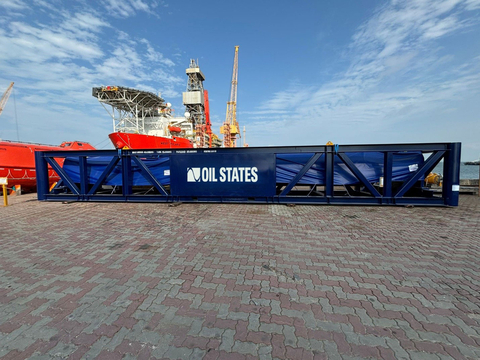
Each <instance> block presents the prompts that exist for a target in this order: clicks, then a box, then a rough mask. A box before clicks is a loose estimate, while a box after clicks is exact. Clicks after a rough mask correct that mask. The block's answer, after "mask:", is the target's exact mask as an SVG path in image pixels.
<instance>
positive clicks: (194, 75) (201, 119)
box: [183, 59, 211, 148]
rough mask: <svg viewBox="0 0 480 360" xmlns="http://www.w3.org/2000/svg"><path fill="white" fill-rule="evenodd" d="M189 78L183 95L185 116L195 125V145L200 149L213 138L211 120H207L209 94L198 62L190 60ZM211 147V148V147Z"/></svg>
mask: <svg viewBox="0 0 480 360" xmlns="http://www.w3.org/2000/svg"><path fill="white" fill-rule="evenodd" d="M186 73H187V76H188V82H187V91H186V92H184V93H183V105H185V108H186V113H185V116H186V117H187V118H188V119H189V121H190V122H191V123H192V124H193V127H194V129H195V144H196V147H198V148H204V147H207V144H208V142H209V139H210V138H211V129H210V125H209V123H210V119H209V118H208V119H207V115H208V112H207V114H206V109H205V108H206V105H207V106H208V93H207V91H206V90H204V88H203V81H204V80H205V76H204V75H203V73H202V71H201V70H200V67H199V66H198V61H197V62H196V61H195V60H194V59H191V60H190V66H189V67H188V68H187V69H186ZM210 147H211V146H210Z"/></svg>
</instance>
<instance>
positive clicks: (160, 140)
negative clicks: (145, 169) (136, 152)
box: [108, 132, 193, 149]
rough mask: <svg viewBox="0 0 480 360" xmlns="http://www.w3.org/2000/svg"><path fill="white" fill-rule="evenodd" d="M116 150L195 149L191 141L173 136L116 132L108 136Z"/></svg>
mask: <svg viewBox="0 0 480 360" xmlns="http://www.w3.org/2000/svg"><path fill="white" fill-rule="evenodd" d="M108 137H109V138H110V140H111V141H112V143H113V145H114V146H115V148H116V149H181V148H193V144H192V142H191V141H190V140H188V139H185V138H182V137H177V136H173V137H172V138H166V137H162V136H152V135H144V134H131V133H122V132H114V133H111V134H110V135H108Z"/></svg>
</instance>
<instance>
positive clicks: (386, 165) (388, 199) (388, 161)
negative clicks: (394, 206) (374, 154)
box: [383, 151, 393, 204]
mask: <svg viewBox="0 0 480 360" xmlns="http://www.w3.org/2000/svg"><path fill="white" fill-rule="evenodd" d="M392 172H393V154H392V153H391V152H389V151H387V152H385V153H384V160H383V200H384V201H385V203H386V204H391V203H392Z"/></svg>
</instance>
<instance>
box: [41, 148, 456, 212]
mask: <svg viewBox="0 0 480 360" xmlns="http://www.w3.org/2000/svg"><path fill="white" fill-rule="evenodd" d="M355 152H361V153H365V152H381V153H383V155H384V172H383V187H379V186H378V184H372V183H370V182H369V181H368V180H367V179H366V178H365V176H364V175H363V174H362V172H361V171H360V170H359V169H358V168H357V166H356V165H355V164H354V163H353V162H352V160H351V159H350V158H349V156H348V155H347V154H348V153H355ZM398 152H422V153H424V154H425V153H428V154H430V156H429V157H428V158H427V159H425V162H424V163H423V165H422V166H420V167H419V168H418V169H417V170H416V171H414V172H412V175H411V176H410V178H409V179H407V180H405V181H403V182H401V183H398V182H397V183H394V181H392V167H393V155H394V154H395V153H398ZM298 153H311V154H313V155H312V156H311V158H310V160H309V161H308V162H307V163H306V164H304V166H303V168H302V169H301V170H300V171H299V172H298V173H297V174H296V176H294V178H293V179H292V180H291V181H290V182H289V183H287V184H280V185H279V184H272V185H271V186H272V187H275V192H274V195H272V194H271V192H270V191H267V192H266V193H265V196H253V197H252V196H248V195H245V196H241V195H240V196H239V195H204V194H195V193H192V194H191V195H189V196H185V195H181V196H180V195H178V194H176V193H175V191H173V192H172V189H170V188H169V187H168V186H167V187H166V186H163V185H162V184H161V183H160V181H159V180H158V179H156V178H155V176H154V175H153V174H152V173H151V172H150V170H149V169H148V167H147V166H146V165H145V163H144V162H143V160H142V159H144V158H146V157H149V156H158V155H159V154H161V156H168V157H170V159H173V157H188V156H191V155H192V154H208V156H209V157H215V156H217V155H222V156H225V154H228V156H231V157H232V159H235V157H236V156H238V155H242V154H243V155H245V154H250V155H260V154H271V155H273V156H276V155H277V154H298ZM460 153H461V143H420V144H383V145H382V144H375V145H334V146H288V147H257V148H253V147H252V148H229V149H224V148H216V149H177V150H158V149H157V150H148V149H145V150H92V151H85V150H83V151H38V152H36V153H35V162H36V173H37V196H38V200H41V201H113V202H125V201H131V202H166V203H171V202H216V203H269V204H275V203H276V204H335V205H342V204H344V205H355V204H356V205H402V206H404V205H424V206H458V200H459V180H460V179H459V176H460ZM96 156H106V157H111V161H110V163H109V164H108V165H107V166H106V168H105V170H104V171H103V173H102V175H101V176H100V177H99V179H98V181H96V182H95V183H94V184H89V183H88V174H87V158H89V157H96ZM320 156H325V164H326V167H325V183H324V184H316V185H309V186H306V185H302V186H299V181H300V180H301V178H302V177H303V175H305V173H306V172H307V171H308V170H309V169H310V168H311V167H312V166H313V164H315V162H316V161H317V160H318V159H319V158H320ZM335 156H337V157H338V158H339V159H340V160H341V161H342V162H343V164H345V165H346V166H347V167H348V169H349V170H350V171H351V172H352V173H353V174H354V175H355V176H356V177H357V179H358V180H359V186H356V187H355V189H354V188H353V187H352V186H345V187H344V188H345V190H340V191H339V190H338V188H339V187H338V186H336V185H334V160H335ZM66 157H68V158H77V159H78V161H79V172H80V182H77V183H75V182H74V181H73V180H72V179H71V178H70V177H69V176H68V175H67V173H66V172H65V171H64V170H63V169H62V167H61V166H60V165H59V163H58V162H57V161H56V158H66ZM129 159H130V161H128V160H129ZM275 159H276V158H275ZM442 159H443V186H442V190H441V193H434V192H433V191H432V190H431V189H430V188H427V187H425V186H424V184H423V181H422V179H423V178H424V177H425V176H426V175H428V174H429V173H430V172H431V171H432V170H433V168H434V167H435V166H436V165H437V164H438V163H439V162H440V161H441V160H442ZM121 160H122V161H121ZM120 161H121V168H122V185H121V193H115V194H113V193H112V194H106V193H104V192H102V191H101V190H102V189H103V187H102V185H103V183H104V181H105V179H106V178H107V176H108V175H109V174H110V173H111V171H112V170H113V169H114V168H115V167H117V165H118V164H119V162H120ZM187 161H188V160H187ZM132 162H133V163H134V164H135V165H136V166H137V167H138V169H140V171H141V173H142V175H143V176H144V178H145V179H146V180H147V181H148V182H149V183H150V184H151V189H154V192H155V193H152V192H151V191H147V192H138V189H135V187H134V186H133V184H132ZM49 166H50V167H52V168H53V169H54V170H55V171H56V172H57V174H58V175H59V176H60V179H61V180H60V181H59V183H58V184H57V185H56V186H55V187H54V188H53V189H52V190H50V189H49V179H48V168H49ZM299 188H300V190H299ZM319 188H320V191H318V189H319ZM360 188H361V191H360ZM257 195H258V194H257Z"/></svg>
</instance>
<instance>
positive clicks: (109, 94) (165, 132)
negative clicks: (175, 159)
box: [92, 59, 221, 149]
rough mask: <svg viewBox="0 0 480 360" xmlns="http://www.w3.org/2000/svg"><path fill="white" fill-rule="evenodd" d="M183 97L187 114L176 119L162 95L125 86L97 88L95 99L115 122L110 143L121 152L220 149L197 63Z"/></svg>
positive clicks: (194, 64)
mask: <svg viewBox="0 0 480 360" xmlns="http://www.w3.org/2000/svg"><path fill="white" fill-rule="evenodd" d="M186 74H187V76H188V81H187V89H186V91H185V92H184V93H183V104H184V105H185V108H186V111H185V113H184V114H182V116H174V110H173V109H172V107H171V104H170V103H167V102H165V100H164V99H163V98H162V97H161V95H160V94H158V95H157V94H154V93H152V92H148V91H142V90H137V89H132V88H127V87H121V86H102V87H94V88H93V90H92V95H93V96H94V97H96V98H97V100H98V101H99V102H100V103H101V104H102V106H103V107H104V108H105V109H106V110H107V112H108V113H109V114H110V116H111V118H112V121H113V131H114V132H113V133H112V134H110V135H109V137H110V140H111V141H112V143H113V145H114V146H115V147H116V148H117V149H149V148H150V149H159V148H180V147H183V148H191V147H197V148H207V147H219V146H220V145H221V144H220V141H219V139H218V137H217V136H216V135H215V134H214V133H213V132H212V127H211V122H210V111H209V103H208V92H207V90H205V89H204V88H203V81H204V80H205V76H204V75H203V73H202V71H201V70H200V68H199V66H198V62H196V61H195V60H193V59H192V60H191V61H190V66H189V67H188V68H187V69H186Z"/></svg>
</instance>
